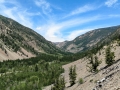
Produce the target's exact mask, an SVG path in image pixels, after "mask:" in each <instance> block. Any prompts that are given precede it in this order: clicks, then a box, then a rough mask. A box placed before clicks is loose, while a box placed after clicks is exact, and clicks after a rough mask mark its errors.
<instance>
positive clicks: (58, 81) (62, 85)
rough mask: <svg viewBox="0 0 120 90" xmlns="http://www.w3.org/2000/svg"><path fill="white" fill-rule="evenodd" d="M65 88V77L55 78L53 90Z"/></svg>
mask: <svg viewBox="0 0 120 90" xmlns="http://www.w3.org/2000/svg"><path fill="white" fill-rule="evenodd" d="M64 88H65V79H64V77H60V78H59V79H56V80H55V83H54V86H53V87H51V90H64Z"/></svg>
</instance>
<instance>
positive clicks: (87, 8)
mask: <svg viewBox="0 0 120 90" xmlns="http://www.w3.org/2000/svg"><path fill="white" fill-rule="evenodd" d="M95 9H97V8H95V7H93V6H92V5H84V6H82V7H79V8H77V9H75V10H73V11H72V12H70V13H69V14H68V15H67V16H65V17H64V18H66V17H70V16H73V15H77V14H81V13H85V12H89V11H92V10H95Z"/></svg>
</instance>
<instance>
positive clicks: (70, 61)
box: [0, 16, 120, 90]
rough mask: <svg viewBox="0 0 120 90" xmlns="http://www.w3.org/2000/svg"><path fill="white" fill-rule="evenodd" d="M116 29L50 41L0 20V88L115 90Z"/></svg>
mask: <svg viewBox="0 0 120 90" xmlns="http://www.w3.org/2000/svg"><path fill="white" fill-rule="evenodd" d="M119 83H120V26H119V25H118V26H111V27H106V28H99V29H95V30H91V31H89V32H87V33H85V34H82V35H80V36H78V37H76V38H75V39H74V40H72V41H65V42H57V43H54V42H50V41H48V40H46V39H45V38H44V37H43V36H41V35H40V34H38V33H37V32H35V31H33V30H32V29H30V28H27V27H25V26H23V25H21V24H19V23H18V22H16V21H14V20H12V19H10V18H7V17H4V16H0V89H1V90H120V84H119Z"/></svg>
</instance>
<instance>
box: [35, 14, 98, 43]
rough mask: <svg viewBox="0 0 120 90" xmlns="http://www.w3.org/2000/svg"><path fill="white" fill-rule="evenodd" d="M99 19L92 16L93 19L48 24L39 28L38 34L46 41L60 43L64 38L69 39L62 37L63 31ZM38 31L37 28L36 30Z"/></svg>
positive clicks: (77, 19)
mask: <svg viewBox="0 0 120 90" xmlns="http://www.w3.org/2000/svg"><path fill="white" fill-rule="evenodd" d="M98 19H100V17H99V16H94V17H88V18H76V19H71V20H68V21H64V22H62V23H53V22H50V23H49V24H47V25H44V26H40V27H41V28H40V31H39V32H40V33H41V34H42V35H43V36H44V37H45V38H46V39H47V40H50V41H53V42H61V41H64V40H65V39H66V38H67V39H70V38H69V37H67V36H64V37H63V34H62V31H63V30H65V29H69V28H71V27H75V26H78V25H79V26H80V25H82V24H85V23H88V22H92V21H95V20H98ZM37 29H39V27H38V28H37Z"/></svg>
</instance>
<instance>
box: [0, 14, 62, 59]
mask: <svg viewBox="0 0 120 90" xmlns="http://www.w3.org/2000/svg"><path fill="white" fill-rule="evenodd" d="M39 53H48V54H58V53H62V52H61V50H60V49H58V48H57V47H56V46H55V45H53V44H52V42H50V41H47V40H46V39H45V38H44V37H42V36H41V35H40V34H38V33H36V32H35V31H33V30H32V29H30V28H27V27H25V26H23V25H21V24H19V23H18V22H16V21H14V20H12V19H10V18H6V17H4V16H2V15H0V60H6V59H17V58H20V59H22V58H29V57H34V56H36V55H38V54H39Z"/></svg>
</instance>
